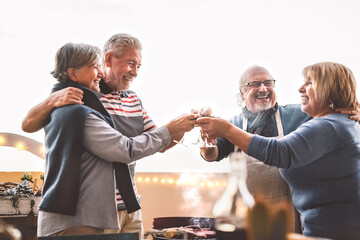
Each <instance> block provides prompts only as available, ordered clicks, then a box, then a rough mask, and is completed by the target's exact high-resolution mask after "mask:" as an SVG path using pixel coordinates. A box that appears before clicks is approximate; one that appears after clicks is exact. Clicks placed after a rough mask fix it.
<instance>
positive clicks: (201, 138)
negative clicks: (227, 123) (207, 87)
mask: <svg viewBox="0 0 360 240" xmlns="http://www.w3.org/2000/svg"><path fill="white" fill-rule="evenodd" d="M192 112H193V113H199V114H200V115H201V117H212V118H213V117H215V115H214V113H213V110H212V109H211V108H210V107H203V108H201V109H200V110H192ZM196 127H197V128H199V134H198V138H197V141H196V142H194V143H193V144H194V145H196V146H198V147H200V148H214V147H217V146H216V145H214V144H213V142H212V141H208V138H209V136H208V135H207V133H205V134H203V133H202V131H201V128H200V126H196Z"/></svg>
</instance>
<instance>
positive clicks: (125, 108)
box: [100, 90, 156, 210]
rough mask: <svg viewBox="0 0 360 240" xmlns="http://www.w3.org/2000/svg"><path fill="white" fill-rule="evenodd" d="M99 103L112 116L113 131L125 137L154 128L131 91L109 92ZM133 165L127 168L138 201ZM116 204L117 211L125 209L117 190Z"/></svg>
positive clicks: (137, 98) (153, 124) (139, 101)
mask: <svg viewBox="0 0 360 240" xmlns="http://www.w3.org/2000/svg"><path fill="white" fill-rule="evenodd" d="M102 92H103V91H102ZM100 101H101V102H102V104H103V105H104V107H105V109H106V110H107V111H108V112H109V113H110V115H111V116H112V118H113V121H114V124H115V129H116V130H118V131H119V132H121V133H122V134H124V135H125V136H127V137H134V136H137V135H140V134H142V133H143V132H146V131H149V130H151V129H154V128H155V127H156V125H155V123H154V122H153V121H152V120H151V118H150V117H149V116H148V114H147V112H146V110H145V109H144V108H143V106H142V104H141V100H140V99H139V97H138V96H137V95H136V93H135V92H133V91H131V90H127V91H123V92H121V93H118V92H110V93H107V94H104V95H103V96H102V97H101V98H100ZM135 164H136V163H135V162H133V163H132V164H130V165H129V168H130V173H131V176H132V182H133V186H134V191H135V193H136V195H137V199H138V200H140V196H139V194H138V192H137V189H136V184H135V180H134V177H135ZM116 202H117V205H118V210H123V209H125V205H124V202H123V200H122V198H121V196H120V194H119V191H118V190H117V189H116Z"/></svg>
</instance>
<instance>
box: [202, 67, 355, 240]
mask: <svg viewBox="0 0 360 240" xmlns="http://www.w3.org/2000/svg"><path fill="white" fill-rule="evenodd" d="M303 75H304V84H303V85H302V86H301V87H300V89H299V92H300V94H301V109H302V111H304V112H306V113H307V114H308V115H310V116H311V117H312V118H313V119H312V120H310V121H308V122H306V123H304V124H302V125H301V126H300V127H299V128H298V129H297V130H296V131H294V132H292V133H290V134H289V135H287V136H285V137H283V138H281V139H270V138H266V137H261V136H259V135H254V134H250V133H247V132H245V131H243V130H241V129H240V128H237V127H236V126H234V125H232V124H231V123H229V122H228V121H226V120H223V119H216V118H200V119H198V120H197V122H198V123H199V124H201V127H202V130H203V131H204V133H206V134H208V136H209V137H210V138H216V137H225V138H227V139H228V140H229V141H230V142H232V143H233V144H235V145H236V146H238V147H239V148H240V149H241V150H243V151H244V152H245V153H247V154H248V155H250V156H252V157H255V158H257V159H259V160H261V161H263V162H264V163H265V164H267V165H271V166H276V167H278V168H280V173H281V175H282V177H283V178H284V179H285V180H286V181H287V183H288V184H289V186H290V188H291V191H292V198H293V202H294V205H295V207H296V208H297V210H298V211H299V213H300V215H301V222H302V226H303V228H304V229H303V233H304V235H307V236H315V237H327V238H331V239H335V240H337V239H339V240H347V239H359V237H360V191H359V190H360V125H359V124H358V123H357V122H356V121H353V120H351V119H349V118H348V116H347V115H343V114H338V113H336V112H335V110H334V109H336V108H354V110H355V109H356V108H357V106H358V101H357V98H356V82H355V78H354V76H353V74H352V72H351V71H350V70H349V69H348V68H347V67H345V66H343V65H341V64H337V63H331V62H322V63H317V64H313V65H310V66H308V67H305V68H304V70H303Z"/></svg>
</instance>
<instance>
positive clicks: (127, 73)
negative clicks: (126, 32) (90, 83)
mask: <svg viewBox="0 0 360 240" xmlns="http://www.w3.org/2000/svg"><path fill="white" fill-rule="evenodd" d="M141 58H142V57H141V50H138V49H135V48H133V47H126V48H125V49H124V52H123V54H122V55H121V56H117V55H116V54H114V53H112V52H110V53H107V54H106V56H105V82H106V84H107V85H108V86H109V87H110V88H111V89H112V90H113V91H122V90H127V89H129V87H130V84H131V83H132V81H133V80H134V79H135V78H136V77H137V75H138V71H139V68H140V66H141Z"/></svg>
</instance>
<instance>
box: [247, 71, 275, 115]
mask: <svg viewBox="0 0 360 240" xmlns="http://www.w3.org/2000/svg"><path fill="white" fill-rule="evenodd" d="M271 79H272V77H271V76H270V74H269V72H267V71H266V70H265V69H264V68H260V67H259V68H253V69H251V70H250V71H249V72H248V74H247V80H246V82H245V84H246V83H250V82H253V81H260V82H262V81H265V80H271ZM240 93H241V94H242V97H243V99H244V102H245V105H246V108H247V109H248V110H249V111H250V112H252V113H259V112H261V111H264V110H267V109H269V108H271V107H273V106H274V105H275V102H276V95H275V91H274V86H265V84H263V83H262V84H260V86H259V87H256V86H246V85H245V86H243V87H240Z"/></svg>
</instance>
